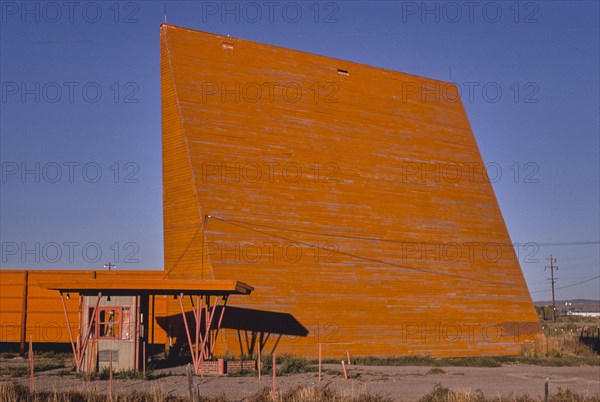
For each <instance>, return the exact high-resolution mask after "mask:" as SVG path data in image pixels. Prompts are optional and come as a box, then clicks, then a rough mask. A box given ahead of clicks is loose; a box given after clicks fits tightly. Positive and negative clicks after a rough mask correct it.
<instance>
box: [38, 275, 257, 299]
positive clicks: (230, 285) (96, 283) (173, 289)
mask: <svg viewBox="0 0 600 402" xmlns="http://www.w3.org/2000/svg"><path fill="white" fill-rule="evenodd" d="M39 285H40V286H41V287H44V288H47V289H50V290H57V291H59V292H61V293H69V292H72V293H79V294H81V295H84V296H93V295H97V294H98V292H102V294H104V295H112V296H127V295H131V296H136V295H139V296H142V295H171V296H175V295H179V294H181V293H184V294H185V295H192V296H228V295H234V294H236V295H249V294H250V293H251V292H252V291H253V290H254V288H253V287H252V286H250V285H248V284H245V283H243V282H240V281H235V280H194V279H154V278H153V279H143V278H140V279H133V278H110V279H76V280H68V279H67V280H61V281H52V282H40V283H39Z"/></svg>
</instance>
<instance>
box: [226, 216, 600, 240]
mask: <svg viewBox="0 0 600 402" xmlns="http://www.w3.org/2000/svg"><path fill="white" fill-rule="evenodd" d="M218 220H220V221H223V222H229V223H238V224H243V225H251V226H255V227H256V226H257V227H263V228H267V229H274V230H282V231H285V232H295V233H303V234H310V235H315V236H324V237H336V238H340V239H351V240H365V241H380V242H387V243H400V244H402V243H404V244H435V245H444V244H446V245H456V244H460V243H457V242H454V243H453V242H424V241H405V240H397V239H386V238H381V237H365V236H350V235H344V234H339V233H324V232H314V231H310V230H302V229H291V228H284V227H280V226H272V225H265V224H260V223H255V222H248V221H240V220H235V219H227V220H225V219H221V218H219V219H218ZM468 243H476V242H466V243H465V244H468ZM491 243H493V244H494V245H497V246H506V247H515V246H527V245H535V246H540V247H557V246H580V245H594V244H600V240H582V241H568V242H542V243H536V242H524V243H520V242H515V243H496V242H491Z"/></svg>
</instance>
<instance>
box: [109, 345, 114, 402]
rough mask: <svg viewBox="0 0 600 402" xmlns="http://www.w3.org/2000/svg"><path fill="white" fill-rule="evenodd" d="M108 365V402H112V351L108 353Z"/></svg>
mask: <svg viewBox="0 0 600 402" xmlns="http://www.w3.org/2000/svg"><path fill="white" fill-rule="evenodd" d="M108 355H109V363H108V371H109V373H108V399H109V400H110V402H112V401H113V369H112V350H111V351H109V352H108Z"/></svg>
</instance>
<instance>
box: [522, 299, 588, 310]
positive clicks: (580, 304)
mask: <svg viewBox="0 0 600 402" xmlns="http://www.w3.org/2000/svg"><path fill="white" fill-rule="evenodd" d="M565 303H571V304H570V305H569V306H566V305H565ZM534 304H535V305H536V306H538V307H543V306H551V305H552V300H549V301H536V302H534ZM556 307H558V308H560V309H561V310H565V307H568V310H571V311H582V312H592V311H600V300H591V299H571V300H557V301H556Z"/></svg>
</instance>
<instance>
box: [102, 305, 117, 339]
mask: <svg viewBox="0 0 600 402" xmlns="http://www.w3.org/2000/svg"><path fill="white" fill-rule="evenodd" d="M122 313H123V309H122V307H98V318H97V325H96V335H97V337H98V339H121V328H122V327H123V314H122Z"/></svg>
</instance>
